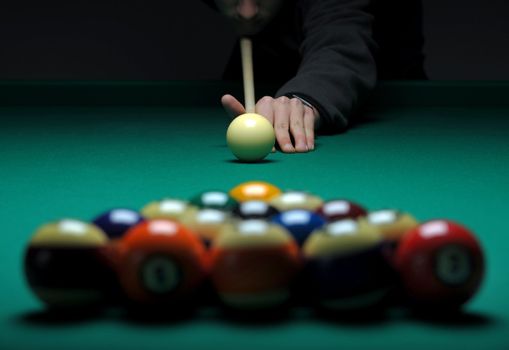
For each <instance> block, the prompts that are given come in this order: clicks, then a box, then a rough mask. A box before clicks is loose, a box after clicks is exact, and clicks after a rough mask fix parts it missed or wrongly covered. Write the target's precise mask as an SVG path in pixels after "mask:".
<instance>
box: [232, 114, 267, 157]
mask: <svg viewBox="0 0 509 350" xmlns="http://www.w3.org/2000/svg"><path fill="white" fill-rule="evenodd" d="M275 141H276V135H275V132H274V127H273V126H272V124H271V123H270V122H269V121H268V120H267V119H266V118H265V117H263V116H261V115H259V114H256V113H245V114H242V115H240V116H238V117H237V118H235V119H234V120H233V121H232V122H231V123H230V125H229V126H228V130H227V131H226V142H227V144H228V147H229V148H230V150H231V151H232V153H233V154H234V155H235V157H237V158H238V159H239V160H240V161H244V162H256V161H260V160H262V159H264V158H265V157H266V156H267V155H268V154H269V153H270V152H271V151H272V148H273V147H274V143H275Z"/></svg>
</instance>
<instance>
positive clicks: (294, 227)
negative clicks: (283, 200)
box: [272, 209, 325, 245]
mask: <svg viewBox="0 0 509 350" xmlns="http://www.w3.org/2000/svg"><path fill="white" fill-rule="evenodd" d="M272 222H274V223H276V224H278V225H281V226H283V227H284V228H286V229H287V230H288V231H289V232H290V233H291V234H292V236H293V238H295V241H297V243H298V244H299V245H302V244H303V243H304V241H305V240H306V239H307V238H308V236H309V235H310V234H311V233H312V232H313V231H314V230H316V229H318V228H320V227H322V226H323V225H324V224H325V220H324V219H323V218H322V217H321V216H320V215H318V214H315V213H313V212H311V211H309V210H303V209H293V210H289V211H285V212H282V213H280V214H278V215H276V216H274V217H273V218H272Z"/></svg>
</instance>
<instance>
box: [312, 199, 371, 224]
mask: <svg viewBox="0 0 509 350" xmlns="http://www.w3.org/2000/svg"><path fill="white" fill-rule="evenodd" d="M317 213H318V214H319V215H321V216H322V217H324V218H325V220H327V221H335V220H342V219H357V218H359V217H361V216H366V214H367V211H366V209H364V207H362V206H361V205H359V204H357V203H355V202H352V201H349V200H346V199H331V200H328V201H326V202H325V203H323V205H322V206H321V207H320V208H318V210H317Z"/></svg>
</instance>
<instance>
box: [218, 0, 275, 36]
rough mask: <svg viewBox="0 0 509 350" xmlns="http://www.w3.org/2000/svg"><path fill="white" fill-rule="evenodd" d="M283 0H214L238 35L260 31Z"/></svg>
mask: <svg viewBox="0 0 509 350" xmlns="http://www.w3.org/2000/svg"><path fill="white" fill-rule="evenodd" d="M283 1H284V0H215V3H216V5H217V7H218V8H219V11H221V13H222V14H223V15H225V16H226V17H228V18H229V19H230V20H231V21H232V22H233V25H234V26H235V29H236V30H237V32H238V33H239V34H240V35H253V34H256V33H258V32H259V31H261V30H262V29H263V28H264V27H265V26H266V25H267V24H268V23H269V22H270V21H271V19H272V18H273V17H274V16H275V15H276V14H277V12H278V10H279V9H280V7H281V5H282V4H283Z"/></svg>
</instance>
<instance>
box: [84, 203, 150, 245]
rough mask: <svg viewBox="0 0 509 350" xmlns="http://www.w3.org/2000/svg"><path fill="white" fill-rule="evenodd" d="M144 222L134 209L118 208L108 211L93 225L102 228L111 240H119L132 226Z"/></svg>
mask: <svg viewBox="0 0 509 350" xmlns="http://www.w3.org/2000/svg"><path fill="white" fill-rule="evenodd" d="M141 221H143V217H142V216H141V215H140V214H139V213H138V212H137V211H134V210H132V209H125V208H117V209H112V210H108V211H106V212H104V213H102V214H100V215H98V216H97V217H96V218H95V219H93V220H92V223H93V224H95V225H96V226H97V227H99V228H101V229H102V230H103V231H104V233H106V235H107V236H108V238H110V239H118V238H120V237H122V236H123V235H124V233H125V232H126V231H127V230H128V229H129V228H131V227H132V226H134V225H136V224H138V223H140V222H141Z"/></svg>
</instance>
